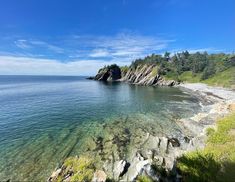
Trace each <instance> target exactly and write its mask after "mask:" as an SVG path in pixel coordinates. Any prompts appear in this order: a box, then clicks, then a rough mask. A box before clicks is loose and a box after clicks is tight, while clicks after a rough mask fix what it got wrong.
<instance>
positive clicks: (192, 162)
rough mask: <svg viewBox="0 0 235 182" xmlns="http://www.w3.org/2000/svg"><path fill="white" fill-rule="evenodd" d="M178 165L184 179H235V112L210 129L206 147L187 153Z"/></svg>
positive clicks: (224, 180) (224, 181) (179, 160)
mask: <svg viewBox="0 0 235 182" xmlns="http://www.w3.org/2000/svg"><path fill="white" fill-rule="evenodd" d="M177 167H178V168H179V169H180V171H181V172H182V176H183V181H192V182H194V181H198V182H199V181H214V182H216V181H221V182H222V181H223V182H226V181H228V182H229V181H235V113H232V114H231V115H229V116H227V117H225V118H223V119H221V120H219V121H218V122H217V130H216V131H215V130H214V129H208V140H207V144H206V147H205V149H204V150H201V151H196V152H190V153H187V154H185V155H184V156H182V157H181V158H179V159H178V164H177Z"/></svg>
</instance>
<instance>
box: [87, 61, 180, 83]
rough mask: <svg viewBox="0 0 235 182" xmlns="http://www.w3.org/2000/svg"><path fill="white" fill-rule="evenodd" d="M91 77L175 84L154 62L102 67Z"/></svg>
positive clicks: (103, 79)
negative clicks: (133, 65) (162, 73)
mask: <svg viewBox="0 0 235 182" xmlns="http://www.w3.org/2000/svg"><path fill="white" fill-rule="evenodd" d="M90 79H94V80H99V81H123V82H128V83H132V84H138V85H148V86H150V85H152V86H158V85H160V86H174V85H176V84H178V82H177V81H175V80H167V79H165V78H164V77H163V76H161V74H160V73H159V67H158V66H156V65H154V64H143V65H138V66H137V67H136V68H134V67H131V66H130V67H125V69H124V68H123V69H122V68H119V67H118V66H117V65H111V66H108V67H104V68H101V69H100V70H99V72H98V73H97V75H96V76H95V77H91V78H90Z"/></svg>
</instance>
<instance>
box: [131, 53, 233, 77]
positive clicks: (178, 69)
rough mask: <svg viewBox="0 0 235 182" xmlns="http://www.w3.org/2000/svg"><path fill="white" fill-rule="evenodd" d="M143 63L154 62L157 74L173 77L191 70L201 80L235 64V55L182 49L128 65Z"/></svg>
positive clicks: (151, 56)
mask: <svg viewBox="0 0 235 182" xmlns="http://www.w3.org/2000/svg"><path fill="white" fill-rule="evenodd" d="M144 64H151V65H152V64H155V65H156V66H158V73H159V74H161V75H168V76H170V77H172V78H174V79H177V78H178V76H179V75H180V74H182V73H183V72H185V71H191V72H192V74H193V75H196V74H200V75H201V80H205V79H208V78H210V77H212V76H213V75H214V74H216V73H218V72H222V71H225V70H226V69H228V68H230V67H232V66H235V55H234V54H224V53H219V54H208V53H207V52H203V53H200V52H196V53H189V52H188V51H183V52H180V53H176V54H174V55H173V56H171V54H170V53H169V52H166V53H165V54H164V55H157V54H152V55H150V56H147V57H145V58H143V59H136V60H135V61H133V62H132V64H131V66H130V67H131V68H132V69H136V68H137V66H139V65H144ZM231 76H232V75H231Z"/></svg>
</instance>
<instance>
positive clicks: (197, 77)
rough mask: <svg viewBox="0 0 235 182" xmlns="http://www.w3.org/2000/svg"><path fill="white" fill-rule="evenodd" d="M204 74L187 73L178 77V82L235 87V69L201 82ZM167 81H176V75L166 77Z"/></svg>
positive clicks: (232, 68)
mask: <svg viewBox="0 0 235 182" xmlns="http://www.w3.org/2000/svg"><path fill="white" fill-rule="evenodd" d="M201 76H202V73H198V74H194V75H193V74H192V72H191V71H185V72H183V73H182V74H181V75H179V76H178V80H180V81H183V82H186V83H206V84H208V85H211V86H222V87H230V88H231V87H232V88H233V87H234V86H235V67H231V68H229V69H227V70H225V71H222V72H219V73H216V74H215V75H214V76H212V77H211V78H208V79H206V80H201ZM165 79H167V80H172V79H176V75H174V74H169V75H165Z"/></svg>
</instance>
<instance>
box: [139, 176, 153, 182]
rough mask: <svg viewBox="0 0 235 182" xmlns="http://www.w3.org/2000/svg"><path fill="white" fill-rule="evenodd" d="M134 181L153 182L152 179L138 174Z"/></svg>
mask: <svg viewBox="0 0 235 182" xmlns="http://www.w3.org/2000/svg"><path fill="white" fill-rule="evenodd" d="M136 182H153V180H152V179H151V178H150V177H149V176H146V175H142V176H138V178H137V180H136Z"/></svg>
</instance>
